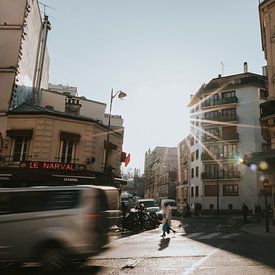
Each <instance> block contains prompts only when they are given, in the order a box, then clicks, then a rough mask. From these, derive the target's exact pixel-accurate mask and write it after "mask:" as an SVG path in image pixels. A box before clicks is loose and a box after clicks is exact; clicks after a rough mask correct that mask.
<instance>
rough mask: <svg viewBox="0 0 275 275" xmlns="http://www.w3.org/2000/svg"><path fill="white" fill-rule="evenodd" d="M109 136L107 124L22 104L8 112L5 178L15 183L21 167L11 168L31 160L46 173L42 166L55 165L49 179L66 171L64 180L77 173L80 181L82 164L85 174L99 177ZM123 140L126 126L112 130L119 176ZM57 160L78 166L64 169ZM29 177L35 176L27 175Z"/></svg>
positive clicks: (3, 162) (112, 150) (114, 162)
mask: <svg viewBox="0 0 275 275" xmlns="http://www.w3.org/2000/svg"><path fill="white" fill-rule="evenodd" d="M106 136H107V128H106V126H104V125H103V124H101V123H99V122H97V121H96V120H94V119H91V118H88V117H84V116H76V115H74V114H70V113H65V112H59V111H55V110H53V109H48V108H43V107H38V106H33V105H29V104H22V105H20V106H19V107H17V108H15V109H13V110H11V111H9V112H8V114H7V130H6V137H5V139H4V140H3V150H2V153H1V162H0V166H1V167H2V168H4V167H5V168H7V169H8V170H9V175H6V176H3V174H5V173H4V172H3V171H4V170H2V180H3V177H5V178H6V180H7V182H13V181H14V180H15V177H17V172H18V170H11V168H18V167H19V169H20V168H22V163H26V164H27V165H28V166H29V165H30V163H31V165H34V164H33V163H38V164H37V165H39V167H37V168H38V169H37V171H38V170H39V171H40V172H42V174H44V172H45V171H43V167H41V165H45V164H44V163H48V164H51V165H52V166H51V168H52V169H50V170H51V173H49V174H48V176H49V178H47V179H45V180H46V181H47V180H52V176H53V174H56V173H57V175H58V177H61V176H60V175H62V174H63V173H64V172H66V173H65V175H66V176H64V179H65V178H68V176H74V178H75V180H76V181H77V179H79V176H80V175H77V174H75V173H77V171H76V170H78V168H77V167H81V170H82V173H83V172H84V171H86V172H87V175H89V178H90V179H91V180H92V179H96V175H99V177H100V175H101V174H103V172H104V163H105V160H104V156H105V151H106V146H104V145H106V143H105V142H104V141H105V140H106ZM122 140H123V128H121V129H120V131H118V129H116V131H112V130H111V132H110V142H111V146H110V152H109V154H108V156H109V158H110V159H109V164H110V165H111V166H112V167H113V168H114V170H113V172H114V174H115V176H116V177H119V176H120V165H121V151H122ZM56 163H59V164H71V165H72V167H74V169H73V171H72V169H69V170H67V169H62V166H61V165H57V164H56ZM23 168H25V167H23ZM63 168H65V166H63ZM19 171H20V170H19ZM67 172H74V173H73V174H72V173H69V174H68V173H67ZM6 174H7V173H6ZM46 174H47V173H46ZM0 176H1V175H0ZM80 178H81V177H80ZM26 180H27V181H30V180H32V179H30V178H29V177H28V176H27V178H26ZM34 180H36V181H37V180H38V179H37V178H34ZM41 180H42V179H41ZM91 183H92V182H91Z"/></svg>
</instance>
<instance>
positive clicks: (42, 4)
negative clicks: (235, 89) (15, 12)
mask: <svg viewBox="0 0 275 275" xmlns="http://www.w3.org/2000/svg"><path fill="white" fill-rule="evenodd" d="M38 3H39V5H41V6H43V12H42V13H43V15H44V17H45V15H46V9H47V8H50V9H52V10H56V9H55V8H53V7H51V6H49V5H46V4H44V3H42V2H38ZM51 17H52V16H51Z"/></svg>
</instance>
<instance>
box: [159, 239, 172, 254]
mask: <svg viewBox="0 0 275 275" xmlns="http://www.w3.org/2000/svg"><path fill="white" fill-rule="evenodd" d="M169 243H170V238H164V239H161V240H160V243H159V251H160V250H163V249H165V248H167V247H168V246H169Z"/></svg>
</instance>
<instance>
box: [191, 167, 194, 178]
mask: <svg viewBox="0 0 275 275" xmlns="http://www.w3.org/2000/svg"><path fill="white" fill-rule="evenodd" d="M191 178H194V168H192V169H191Z"/></svg>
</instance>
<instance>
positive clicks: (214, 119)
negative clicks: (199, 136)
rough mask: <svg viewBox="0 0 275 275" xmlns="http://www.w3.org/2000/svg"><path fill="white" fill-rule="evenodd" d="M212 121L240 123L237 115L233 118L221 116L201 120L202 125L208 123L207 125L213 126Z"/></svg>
mask: <svg viewBox="0 0 275 275" xmlns="http://www.w3.org/2000/svg"><path fill="white" fill-rule="evenodd" d="M211 121H221V122H229V121H230V122H238V121H239V118H238V116H237V115H233V116H223V115H219V116H216V117H204V118H202V119H201V123H204V124H205V123H207V124H212V123H211Z"/></svg>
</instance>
